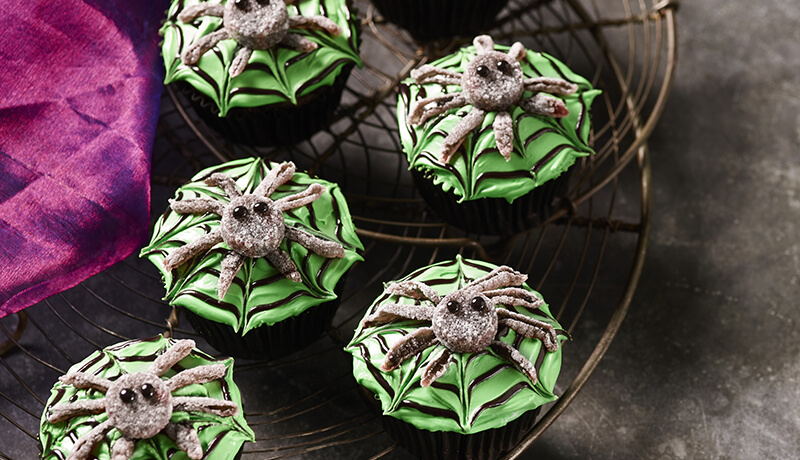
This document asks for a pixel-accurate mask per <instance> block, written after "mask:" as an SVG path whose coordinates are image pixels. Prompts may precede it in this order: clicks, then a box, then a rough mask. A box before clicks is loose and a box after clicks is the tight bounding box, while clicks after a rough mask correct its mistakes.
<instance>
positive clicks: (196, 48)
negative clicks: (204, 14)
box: [181, 29, 231, 65]
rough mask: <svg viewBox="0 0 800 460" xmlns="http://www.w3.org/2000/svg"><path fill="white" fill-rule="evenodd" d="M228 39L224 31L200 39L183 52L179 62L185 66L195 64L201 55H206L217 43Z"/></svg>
mask: <svg viewBox="0 0 800 460" xmlns="http://www.w3.org/2000/svg"><path fill="white" fill-rule="evenodd" d="M228 38H231V36H230V34H229V33H228V31H227V30H225V29H220V30H218V31H216V32H213V33H210V34H208V35H206V36H204V37H201V38H200V39H199V40H197V41H196V42H194V43H193V44H192V45H191V46H189V47H188V48H186V49H185V50H184V51H183V54H181V62H183V63H184V64H185V65H195V64H197V61H199V60H200V57H201V56H202V55H204V54H206V52H207V51H208V50H210V49H211V48H213V47H214V46H215V45H216V44H217V43H219V42H221V41H222V40H227V39H228Z"/></svg>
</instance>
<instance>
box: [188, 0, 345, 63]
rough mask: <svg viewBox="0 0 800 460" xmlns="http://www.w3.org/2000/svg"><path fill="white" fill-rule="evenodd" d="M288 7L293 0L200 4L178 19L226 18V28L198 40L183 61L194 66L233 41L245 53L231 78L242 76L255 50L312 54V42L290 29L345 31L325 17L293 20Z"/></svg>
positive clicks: (238, 56)
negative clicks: (222, 43) (217, 47)
mask: <svg viewBox="0 0 800 460" xmlns="http://www.w3.org/2000/svg"><path fill="white" fill-rule="evenodd" d="M287 3H294V1H293V0H290V1H288V2H284V0H228V1H227V2H226V3H225V5H221V4H216V3H210V2H208V3H199V4H196V5H191V6H189V7H188V8H186V9H185V10H183V11H181V13H180V14H179V15H178V19H179V20H180V21H181V22H185V23H186V22H191V21H194V20H195V19H197V18H198V17H201V16H217V17H221V18H222V28H221V29H219V30H217V31H216V32H213V33H211V34H209V35H206V36H203V37H201V38H200V39H198V40H197V41H196V42H195V43H194V44H192V45H191V46H190V47H189V48H187V49H186V50H185V51H184V52H183V54H181V61H182V62H183V63H184V64H186V65H194V64H196V63H197V61H199V60H200V57H201V56H202V55H203V54H205V53H206V52H207V51H208V50H210V49H211V48H213V47H214V46H215V45H216V44H217V43H219V42H220V41H221V40H227V39H233V40H235V41H236V42H237V43H238V44H239V45H240V46H241V49H240V50H239V52H238V53H237V54H236V58H234V60H233V62H232V63H231V66H230V69H229V73H230V76H231V77H235V76H237V75H239V74H241V73H242V72H243V71H244V69H245V66H247V61H248V60H249V59H250V55H251V54H252V53H253V50H266V49H270V48H272V47H274V46H276V45H279V44H280V45H283V46H286V47H288V48H291V49H294V50H297V51H302V52H309V51H313V50H315V49H316V48H317V46H318V45H317V44H316V43H314V42H312V41H311V40H309V39H307V38H305V37H303V36H302V35H298V34H295V33H291V32H290V29H317V30H324V31H326V32H328V33H329V34H331V35H340V34H341V33H342V29H341V28H340V27H339V26H338V25H337V24H336V23H334V22H333V21H331V20H330V19H328V18H326V17H325V16H321V15H317V16H310V17H305V16H289V13H288V12H287V10H286V4H287Z"/></svg>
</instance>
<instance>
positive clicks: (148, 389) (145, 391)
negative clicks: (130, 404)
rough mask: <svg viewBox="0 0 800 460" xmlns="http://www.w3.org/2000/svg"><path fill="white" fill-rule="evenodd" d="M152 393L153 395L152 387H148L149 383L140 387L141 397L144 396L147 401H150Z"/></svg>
mask: <svg viewBox="0 0 800 460" xmlns="http://www.w3.org/2000/svg"><path fill="white" fill-rule="evenodd" d="M153 393H155V389H154V388H153V385H150V384H149V383H145V384H144V385H142V396H144V397H145V398H147V399H150V398H152V397H153Z"/></svg>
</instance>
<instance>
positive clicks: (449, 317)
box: [363, 266, 559, 386]
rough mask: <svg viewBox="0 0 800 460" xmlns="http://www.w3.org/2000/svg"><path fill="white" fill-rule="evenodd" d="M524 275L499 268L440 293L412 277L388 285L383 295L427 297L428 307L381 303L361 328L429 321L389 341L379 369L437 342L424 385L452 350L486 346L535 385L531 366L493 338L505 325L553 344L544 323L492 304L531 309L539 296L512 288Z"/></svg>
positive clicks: (441, 368)
mask: <svg viewBox="0 0 800 460" xmlns="http://www.w3.org/2000/svg"><path fill="white" fill-rule="evenodd" d="M526 279H527V275H523V274H521V273H519V272H517V271H514V270H513V269H511V268H509V267H507V266H501V267H497V268H496V269H494V270H492V271H491V272H490V273H488V274H487V275H485V276H483V277H481V278H479V279H477V280H474V281H472V282H470V283H468V284H467V285H465V286H464V287H462V288H461V289H458V290H456V291H453V292H451V293H449V294H447V295H445V296H444V297H442V296H440V295H439V294H438V293H437V292H436V291H435V290H434V289H433V288H431V287H430V286H428V285H426V284H424V283H421V282H418V281H403V282H400V283H392V284H389V285H388V286H387V287H386V292H387V293H390V294H395V295H400V296H404V297H410V298H413V299H418V300H422V301H428V302H430V303H431V304H432V305H430V304H427V303H420V304H418V305H409V304H384V305H382V306H381V307H380V308H378V310H377V311H375V312H374V313H373V314H372V315H370V316H368V317H367V318H365V319H364V322H363V327H374V326H379V325H383V324H387V323H391V322H393V321H396V320H402V319H413V320H419V321H430V322H431V326H430V327H423V328H420V329H418V330H417V331H416V332H414V333H412V334H409V335H407V336H405V337H403V338H402V339H401V340H399V341H398V342H397V343H395V344H394V346H392V348H391V349H390V350H389V352H388V353H387V355H386V359H385V360H384V362H383V364H382V365H381V369H382V370H384V371H387V372H390V371H392V370H394V369H396V368H398V367H399V366H400V365H401V364H402V363H403V362H404V361H405V360H407V359H409V358H410V357H412V356H414V355H415V354H417V353H418V352H420V351H422V350H424V349H425V348H428V347H431V346H434V345H436V344H438V343H440V344H442V345H443V346H444V347H445V349H444V350H443V351H442V352H441V353H440V354H439V355H438V356H436V357H434V358H433V359H432V360H431V362H430V363H429V364H428V366H427V367H426V368H425V370H424V372H423V377H422V381H421V385H422V386H429V385H430V384H431V383H433V382H434V381H435V380H436V379H437V378H438V377H440V376H441V375H442V374H444V373H445V371H446V370H447V366H448V365H449V363H450V356H451V354H452V353H477V352H480V351H483V350H485V349H486V348H489V349H491V350H492V351H494V352H495V353H497V354H498V355H500V356H503V357H505V358H507V359H508V360H509V361H511V362H513V363H514V364H515V365H516V366H517V367H519V368H520V370H522V371H523V372H524V373H525V375H527V376H528V378H529V379H530V380H531V382H532V383H536V380H537V376H536V369H535V368H534V366H533V364H531V362H530V361H528V359H527V358H525V357H524V356H522V354H521V353H519V351H517V350H516V349H514V348H513V347H512V346H511V345H508V344H506V343H505V342H501V341H500V340H498V336H499V335H500V334H501V333H502V332H503V331H505V329H506V328H509V329H512V330H514V331H515V332H516V333H517V334H521V335H522V336H524V337H528V338H536V339H539V340H540V341H542V343H543V344H544V346H545V348H546V349H547V350H548V351H555V350H557V349H558V347H559V342H558V337H557V336H556V331H555V329H554V328H553V326H551V325H550V324H548V323H546V322H544V321H539V320H536V319H533V318H530V317H528V316H525V315H521V314H519V313H516V312H514V311H511V310H508V309H505V308H497V306H498V305H514V306H521V307H524V308H527V309H529V310H535V309H537V308H538V307H539V306H540V305H541V304H542V300H541V299H540V298H538V297H535V296H534V295H533V294H532V293H531V292H529V291H527V290H525V289H522V288H521V287H517V286H520V285H521V284H522V283H524V282H525V280H526Z"/></svg>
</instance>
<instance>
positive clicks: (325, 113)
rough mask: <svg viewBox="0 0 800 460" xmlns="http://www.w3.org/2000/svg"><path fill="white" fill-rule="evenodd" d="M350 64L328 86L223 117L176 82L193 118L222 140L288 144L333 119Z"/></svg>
mask: <svg viewBox="0 0 800 460" xmlns="http://www.w3.org/2000/svg"><path fill="white" fill-rule="evenodd" d="M353 66H354V64H350V65H347V66H345V67H344V68H342V72H341V73H340V74H339V75H338V76H337V77H336V79H335V80H334V83H333V85H332V86H323V87H320V88H317V89H316V90H314V91H312V92H311V93H309V94H306V95H305V96H302V97H300V99H299V100H298V101H297V105H294V104H292V103H290V102H281V103H278V104H270V105H264V106H261V107H234V108H232V109H230V110H229V111H228V113H227V114H226V115H225V116H224V117H220V116H219V108H218V107H217V104H216V103H215V102H214V101H213V100H211V98H209V97H208V96H206V95H204V94H202V93H200V92H199V91H197V90H196V89H195V88H194V87H192V86H191V85H190V84H189V83H186V82H183V81H180V82H176V84H177V85H178V88H179V90H180V91H181V92H183V93H184V94H186V96H187V97H188V98H189V101H190V102H191V104H192V107H193V108H194V111H195V112H196V113H197V115H198V116H199V117H200V118H201V119H202V120H203V121H204V122H205V123H206V124H207V125H208V126H209V127H210V128H211V129H213V130H215V131H216V132H218V133H219V134H220V135H221V136H222V137H224V138H226V139H228V140H230V141H233V142H236V143H240V144H247V145H257V146H264V147H267V146H282V145H292V144H296V143H297V142H300V141H302V140H305V139H308V138H310V137H311V136H313V135H314V134H316V133H317V132H318V131H320V130H322V129H323V128H325V127H326V126H327V125H328V124H329V123H330V122H331V119H332V118H333V115H334V113H335V112H336V109H337V108H338V107H339V102H340V100H341V97H342V92H343V91H344V87H345V84H346V83H347V78H348V77H349V76H350V71H351V70H352V69H353Z"/></svg>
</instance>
